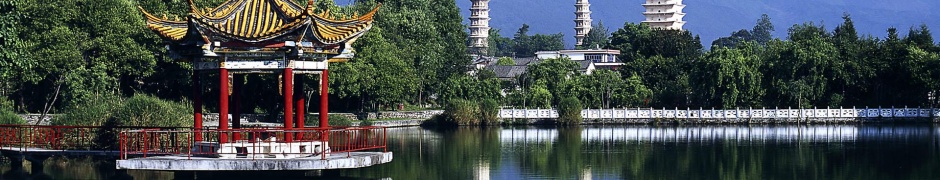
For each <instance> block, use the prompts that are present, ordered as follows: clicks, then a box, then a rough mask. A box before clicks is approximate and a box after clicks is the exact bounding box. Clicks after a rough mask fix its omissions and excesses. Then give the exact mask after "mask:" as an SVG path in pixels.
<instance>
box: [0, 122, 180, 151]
mask: <svg viewBox="0 0 940 180" xmlns="http://www.w3.org/2000/svg"><path fill="white" fill-rule="evenodd" d="M134 129H154V130H178V129H188V128H185V127H142V126H117V127H101V126H39V125H0V149H5V150H18V151H30V150H38V149H42V150H98V151H108V150H113V151H117V150H118V145H119V144H118V141H119V139H118V135H119V133H120V132H121V131H127V130H134Z"/></svg>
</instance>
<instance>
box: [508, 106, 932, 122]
mask: <svg viewBox="0 0 940 180" xmlns="http://www.w3.org/2000/svg"><path fill="white" fill-rule="evenodd" d="M498 114H499V117H500V118H504V119H512V118H519V119H548V118H557V117H558V111H557V110H555V109H500V110H499V113H498ZM937 116H940V110H938V109H924V108H840V109H763V108H762V109H752V108H748V109H733V110H715V109H712V110H706V109H698V110H691V109H652V108H647V109H643V108H632V109H631V108H624V109H585V110H582V111H581V117H584V118H585V119H773V118H894V117H897V118H916V117H920V118H924V117H937Z"/></svg>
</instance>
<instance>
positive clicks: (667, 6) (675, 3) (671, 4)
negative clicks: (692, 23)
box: [643, 0, 685, 30]
mask: <svg viewBox="0 0 940 180" xmlns="http://www.w3.org/2000/svg"><path fill="white" fill-rule="evenodd" d="M643 7H645V8H646V12H643V16H645V17H646V19H645V20H643V23H646V24H647V25H649V26H650V27H651V28H653V29H670V30H682V26H684V25H685V21H684V20H682V18H683V17H685V13H684V12H682V9H684V8H685V5H684V4H682V0H646V3H644V4H643Z"/></svg>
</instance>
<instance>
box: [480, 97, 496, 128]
mask: <svg viewBox="0 0 940 180" xmlns="http://www.w3.org/2000/svg"><path fill="white" fill-rule="evenodd" d="M480 121H482V124H484V125H495V124H499V103H497V102H496V100H492V99H486V100H483V101H481V102H480Z"/></svg>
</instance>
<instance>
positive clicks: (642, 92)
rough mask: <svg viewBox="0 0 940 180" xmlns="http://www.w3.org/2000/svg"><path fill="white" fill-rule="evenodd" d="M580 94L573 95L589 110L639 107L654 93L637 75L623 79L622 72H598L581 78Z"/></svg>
mask: <svg viewBox="0 0 940 180" xmlns="http://www.w3.org/2000/svg"><path fill="white" fill-rule="evenodd" d="M579 77H580V78H579V80H578V82H579V83H578V84H576V85H574V86H578V88H574V87H570V88H569V89H576V90H577V91H578V92H575V93H572V95H575V97H578V99H580V100H581V102H584V103H583V104H584V105H585V107H588V108H615V107H638V106H641V105H643V104H642V103H643V100H645V99H646V98H649V97H650V95H651V94H652V92H651V91H650V90H649V89H648V88H646V86H645V85H643V82H642V81H641V80H640V78H639V77H637V76H636V75H633V76H627V77H628V78H623V76H622V75H620V72H617V71H611V70H603V69H602V70H596V71H594V73H593V74H591V75H584V76H579Z"/></svg>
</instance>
